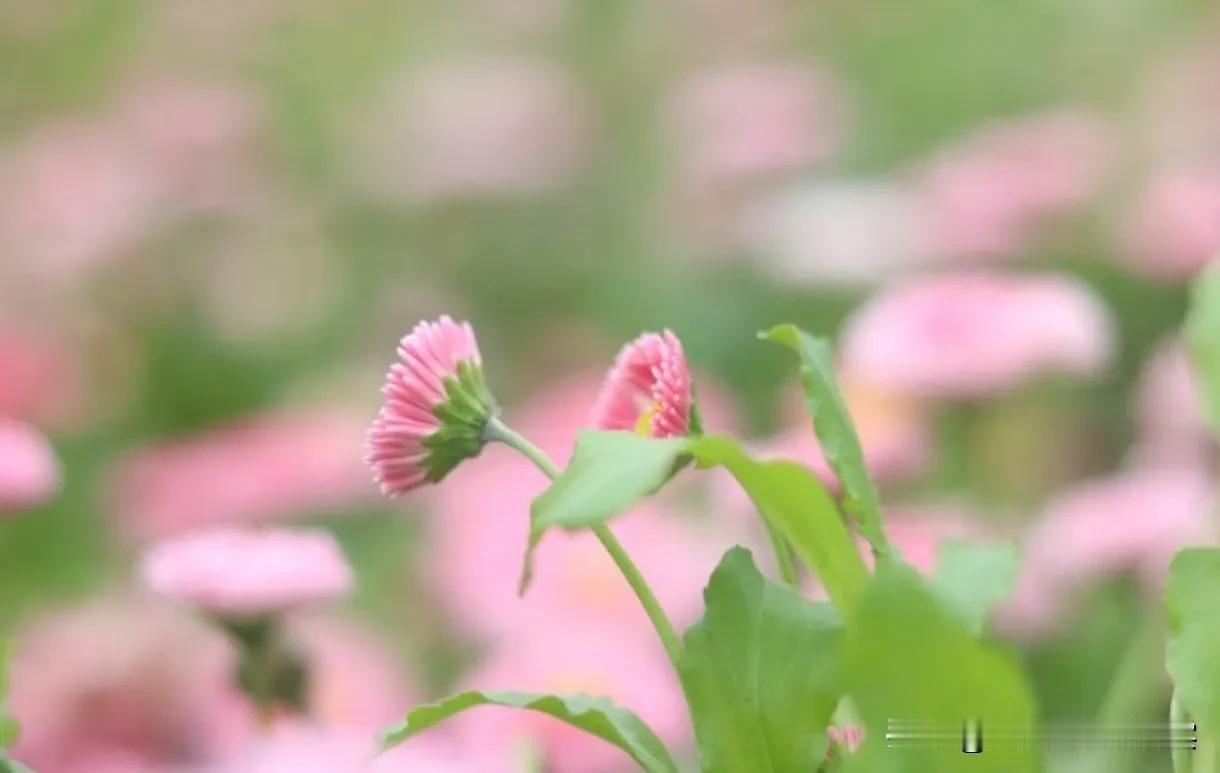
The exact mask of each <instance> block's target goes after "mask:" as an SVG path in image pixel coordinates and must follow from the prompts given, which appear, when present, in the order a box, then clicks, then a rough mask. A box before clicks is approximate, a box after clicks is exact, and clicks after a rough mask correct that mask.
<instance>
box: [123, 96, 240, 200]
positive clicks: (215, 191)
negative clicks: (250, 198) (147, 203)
mask: <svg viewBox="0 0 1220 773" xmlns="http://www.w3.org/2000/svg"><path fill="white" fill-rule="evenodd" d="M256 112H257V111H256V109H255V105H254V102H253V99H252V98H251V95H249V94H246V93H244V92H243V91H241V90H240V89H239V88H237V87H236V86H233V85H228V84H221V83H191V82H174V81H163V82H160V83H149V84H144V85H143V86H140V87H138V88H137V89H135V90H133V91H132V93H130V94H128V95H127V96H126V98H125V99H124V101H123V104H122V105H121V107H120V115H119V116H118V119H117V120H118V121H119V123H120V124H121V126H122V128H123V131H124V135H125V136H126V137H127V139H128V141H129V142H131V143H132V145H133V146H134V147H135V148H137V149H138V153H139V161H140V163H141V164H142V165H143V166H145V167H146V168H148V169H149V170H150V172H151V173H152V174H155V175H156V178H157V185H158V187H159V188H160V190H161V194H160V195H161V199H160V205H161V206H162V207H163V208H164V207H166V206H168V207H170V208H171V209H172V210H174V211H175V212H186V213H189V212H191V211H193V210H198V209H205V210H208V209H215V208H217V207H221V206H225V205H228V204H230V203H232V201H233V200H234V199H235V197H238V196H239V195H240V194H241V193H242V192H243V188H244V187H245V186H246V181H245V180H243V179H242V178H243V176H244V175H246V174H248V172H247V171H246V170H245V167H246V166H247V165H248V161H249V160H248V159H245V158H243V157H242V153H241V151H242V150H243V149H244V148H245V147H247V146H248V145H249V143H250V141H251V139H252V138H253V135H254V131H255V128H256V126H257V116H256Z"/></svg>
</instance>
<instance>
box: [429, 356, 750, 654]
mask: <svg viewBox="0 0 1220 773" xmlns="http://www.w3.org/2000/svg"><path fill="white" fill-rule="evenodd" d="M597 388H598V387H597V382H596V380H595V379H594V378H592V377H586V376H580V377H576V378H574V379H570V380H568V381H563V382H560V383H558V384H555V385H554V386H551V387H549V388H548V389H546V390H544V391H542V392H540V393H538V394H536V395H535V396H534V397H533V399H531V400H530V402H529V403H527V404H526V405H524V406H522V407H521V408H520V409H518V410H516V411H514V412H513V416H512V421H511V423H512V425H513V426H514V427H516V428H517V429H518V431H520V432H521V433H522V434H524V435H525V436H526V437H528V438H530V439H531V440H532V441H534V442H535V443H537V444H538V445H539V447H541V448H542V449H543V450H544V451H546V452H547V453H548V454H550V455H551V457H552V458H554V459H555V460H556V461H557V462H559V463H561V464H562V463H563V462H564V461H566V459H567V458H568V455H569V453H570V452H571V448H572V444H573V443H574V442H575V439H576V433H577V432H578V431H579V430H580V429H581V428H583V427H584V426H586V424H585V422H586V419H587V417H588V409H589V405H590V404H591V403H592V402H593V399H594V397H595V395H596V394H597ZM714 393H715V390H712V392H710V393H709V397H711V396H713V395H714ZM717 404H718V401H716V400H711V401H709V403H708V407H709V409H712V410H711V413H710V414H709V419H710V420H712V421H720V422H727V423H728V424H730V425H731V420H727V419H725V418H723V417H718V416H717V411H716V410H715V407H716V405H717ZM719 426H724V424H719ZM674 483H675V485H674V486H671V487H669V488H667V490H666V492H663V494H662V495H660V496H659V497H658V498H654V499H652V500H649V501H648V502H646V503H644V504H642V505H641V506H639V507H637V508H636V509H635V510H634V511H632V512H631V513H630V514H628V515H626V516H624V517H623V518H620V519H617V520H616V521H615V522H614V524H613V525H612V529H613V530H614V532H615V534H616V535H617V536H618V537H619V539H620V541H621V542H622V543H623V544H624V545H625V546H626V547H627V549H628V550H629V551H630V552H631V555H632V556H633V557H634V559H635V560H636V562H637V563H638V564H639V565H640V569H641V570H642V571H643V573H644V575H645V576H646V577H647V578H648V580H649V583H650V584H651V585H652V586H653V588H654V589H655V590H656V592H657V595H658V596H659V598H660V600H661V602H662V604H663V605H664V606H665V608H666V610H667V611H668V612H669V614H670V615H671V617H673V618H674V620H675V622H676V623H677V624H678V625H683V624H685V623H690V622H694V620H695V619H696V618H697V617H698V615H699V613H700V611H701V610H702V597H701V593H702V588H703V585H704V584H705V582H706V580H707V577H708V576H709V575H710V574H711V571H712V569H713V568H714V567H715V565H716V561H717V559H718V558H719V554H720V552H722V550H723V548H724V546H725V544H726V542H727V541H728V539H732V537H728V538H727V539H718V538H717V539H713V538H712V536H713V535H712V534H711V533H709V532H708V531H706V528H707V527H704V528H705V531H700V525H701V524H699V523H698V522H696V521H694V519H693V518H690V517H684V516H690V515H691V513H689V512H685V511H683V510H682V508H683V503H680V502H675V501H674V500H673V499H671V498H669V497H668V496H667V495H668V494H675V495H676V494H679V493H686V494H692V495H693V494H694V493H695V492H690V491H685V492H683V491H682V487H681V486H679V485H676V484H681V483H684V481H683V480H682V479H681V477H680V478H679V479H678V480H676V481H675V482H674ZM546 486H547V480H546V478H545V477H543V476H542V475H541V474H539V473H538V471H537V470H535V469H534V468H533V466H532V465H531V464H530V463H529V462H528V461H526V460H525V459H523V458H521V457H520V456H519V455H518V454H516V453H514V452H513V451H511V450H510V449H508V448H505V447H502V446H499V445H492V446H490V447H489V448H488V450H487V451H486V452H485V454H484V457H483V458H482V459H481V460H480V463H479V464H478V465H468V466H467V467H464V468H462V469H460V470H458V471H457V472H455V473H454V477H453V479H452V481H451V485H448V486H440V487H438V488H437V489H436V490H435V492H434V497H433V499H432V502H431V504H432V506H433V507H434V508H435V509H436V511H437V512H438V513H439V514H440V515H441V516H442V517H438V518H433V519H429V524H428V525H429V527H430V528H431V529H432V532H431V535H430V537H431V542H430V548H429V549H428V551H427V555H426V557H425V560H426V561H427V565H428V567H429V571H428V576H429V578H430V579H431V580H432V581H433V582H434V583H435V589H434V590H435V593H436V594H437V595H438V596H440V598H441V599H442V600H443V607H444V610H445V612H446V613H447V614H448V615H450V616H452V619H453V622H454V623H456V624H457V626H458V627H459V628H460V629H461V630H462V631H463V632H465V633H467V634H471V635H475V636H479V637H482V638H487V639H492V640H499V639H503V638H505V637H506V636H511V635H515V634H517V633H519V632H520V631H521V630H523V629H529V628H531V627H533V626H535V625H538V626H541V625H547V626H548V627H549V624H548V623H549V621H554V620H556V619H557V617H556V616H557V615H558V616H560V617H561V618H565V617H567V616H574V617H579V616H582V615H583V616H591V617H597V618H601V619H606V620H613V621H615V624H617V625H621V626H623V627H624V628H625V629H636V630H640V631H644V632H647V631H649V630H650V628H649V624H648V620H647V618H646V617H645V616H644V614H643V612H642V611H641V610H640V608H639V604H638V602H637V600H636V599H635V597H634V595H633V594H632V592H631V589H630V588H629V587H628V586H627V584H626V583H625V581H624V580H623V579H622V578H621V577H620V576H619V575H618V573H617V570H616V569H615V567H614V566H613V564H612V563H611V562H610V561H609V559H608V558H607V557H606V556H605V554H604V551H603V550H602V548H601V546H600V545H599V544H598V543H597V542H596V540H595V539H594V538H593V537H592V535H590V534H587V533H568V532H563V531H560V530H556V531H554V532H553V533H551V534H548V535H547V537H546V539H544V540H543V541H542V543H541V544H540V545H539V547H538V551H537V556H536V559H537V560H536V565H535V573H534V582H533V584H532V585H531V587H530V591H529V593H527V594H526V595H525V596H524V597H518V595H517V587H516V586H517V576H518V574H519V573H520V571H521V565H522V559H523V556H524V553H525V547H526V542H527V538H528V534H529V504H530V501H531V500H532V499H533V498H534V497H535V496H537V495H538V494H540V493H541V492H542V491H543V489H545V488H546ZM670 489H672V491H671V490H670ZM674 511H677V512H674ZM713 528H714V529H716V530H717V534H718V535H720V536H721V537H725V536H727V535H725V534H723V532H722V531H720V530H721V529H723V525H721V524H717V525H716V526H715V527H713Z"/></svg>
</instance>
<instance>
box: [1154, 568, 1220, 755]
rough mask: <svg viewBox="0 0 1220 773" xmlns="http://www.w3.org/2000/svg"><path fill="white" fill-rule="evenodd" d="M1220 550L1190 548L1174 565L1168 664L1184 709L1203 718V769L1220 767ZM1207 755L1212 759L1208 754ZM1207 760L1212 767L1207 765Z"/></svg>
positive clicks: (1169, 603)
mask: <svg viewBox="0 0 1220 773" xmlns="http://www.w3.org/2000/svg"><path fill="white" fill-rule="evenodd" d="M1217 588H1220V549H1216V548H1189V549H1186V550H1183V551H1181V552H1179V553H1178V555H1177V556H1176V557H1175V558H1174V560H1173V564H1172V565H1171V566H1170V568H1169V582H1168V584H1167V586H1166V589H1165V602H1166V607H1167V611H1168V617H1169V645H1168V647H1167V649H1166V651H1165V659H1166V667H1167V669H1168V670H1169V675H1170V676H1171V677H1173V682H1174V685H1175V687H1176V689H1175V693H1174V694H1175V696H1176V697H1177V702H1178V704H1179V708H1180V710H1182V711H1184V712H1186V713H1187V714H1189V715H1190V716H1191V718H1192V719H1193V720H1194V721H1196V722H1198V723H1199V751H1198V752H1196V754H1195V757H1196V760H1197V761H1196V763H1195V766H1196V768H1197V769H1199V770H1209V771H1220V732H1218V731H1217V727H1220V594H1218V593H1217V592H1216V589H1217ZM1205 758H1206V759H1205ZM1204 765H1206V767H1203V766H1204Z"/></svg>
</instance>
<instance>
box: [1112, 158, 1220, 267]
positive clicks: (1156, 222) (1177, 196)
mask: <svg viewBox="0 0 1220 773" xmlns="http://www.w3.org/2000/svg"><path fill="white" fill-rule="evenodd" d="M1128 242H1129V245H1128V252H1129V253H1130V256H1131V260H1132V264H1133V265H1134V266H1135V267H1136V268H1137V269H1139V270H1140V271H1142V272H1144V273H1146V274H1148V275H1150V276H1154V277H1159V278H1162V279H1166V280H1170V281H1182V280H1187V279H1190V278H1191V277H1193V276H1194V275H1195V274H1196V273H1198V271H1199V270H1200V269H1201V268H1203V267H1204V266H1205V265H1207V264H1208V263H1210V262H1211V261H1214V260H1216V259H1218V258H1220V169H1211V168H1204V167H1196V168H1180V169H1174V170H1170V171H1167V172H1163V173H1161V174H1160V175H1159V176H1157V177H1156V178H1154V179H1153V180H1152V181H1151V182H1150V183H1149V185H1148V188H1147V190H1146V191H1145V192H1144V195H1143V197H1142V199H1141V201H1140V202H1139V204H1138V209H1137V212H1136V216H1135V218H1134V225H1133V227H1132V228H1131V229H1130V233H1129V234H1128Z"/></svg>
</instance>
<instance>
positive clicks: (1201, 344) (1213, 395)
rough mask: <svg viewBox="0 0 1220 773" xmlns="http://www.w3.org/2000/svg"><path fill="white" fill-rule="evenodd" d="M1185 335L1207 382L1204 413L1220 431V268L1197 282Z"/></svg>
mask: <svg viewBox="0 0 1220 773" xmlns="http://www.w3.org/2000/svg"><path fill="white" fill-rule="evenodd" d="M1185 334H1186V343H1187V344H1188V345H1189V346H1190V351H1191V355H1192V356H1193V358H1194V363H1195V369H1196V370H1198V372H1199V375H1200V376H1201V377H1202V380H1203V390H1202V391H1203V395H1202V398H1203V410H1204V412H1205V413H1206V415H1207V417H1208V421H1209V423H1210V424H1211V426H1212V430H1213V431H1216V432H1220V265H1214V266H1212V267H1210V268H1209V269H1208V270H1207V271H1205V272H1204V273H1203V275H1202V276H1201V277H1199V279H1198V280H1197V281H1196V282H1195V287H1194V293H1193V295H1192V297H1191V302H1190V312H1189V314H1188V315H1187V317H1186V326H1185Z"/></svg>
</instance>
